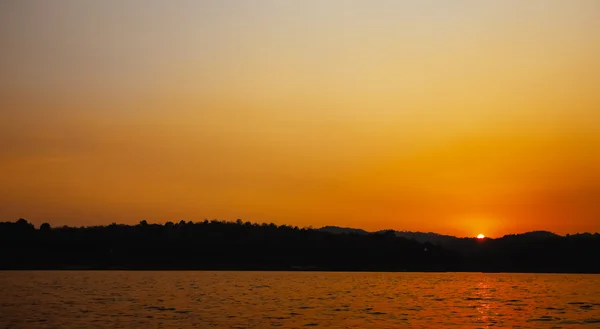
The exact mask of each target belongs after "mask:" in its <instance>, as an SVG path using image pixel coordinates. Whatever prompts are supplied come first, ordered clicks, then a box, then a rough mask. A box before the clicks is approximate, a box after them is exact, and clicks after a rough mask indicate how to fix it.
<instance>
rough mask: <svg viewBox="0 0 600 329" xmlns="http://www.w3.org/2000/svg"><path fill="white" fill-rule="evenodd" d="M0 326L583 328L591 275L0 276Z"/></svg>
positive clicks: (595, 286)
mask: <svg viewBox="0 0 600 329" xmlns="http://www.w3.org/2000/svg"><path fill="white" fill-rule="evenodd" d="M0 289H2V295H0V306H1V307H0V328H16V329H18V328H99V329H103V328H107V329H108V328H110V329H118V328H147V329H150V328H171V327H173V328H182V329H188V328H238V329H243V328H248V329H250V328H252V329H255V328H271V327H280V328H306V327H319V328H340V329H341V328H460V329H463V328H467V329H475V328H514V327H520V328H554V327H561V328H571V327H573V325H576V327H582V328H598V326H600V275H540V274H480V273H470V274H465V273H460V274H457V273H323V272H193V271H187V272H117V271H111V272H83V271H81V272H68V271H62V272H0Z"/></svg>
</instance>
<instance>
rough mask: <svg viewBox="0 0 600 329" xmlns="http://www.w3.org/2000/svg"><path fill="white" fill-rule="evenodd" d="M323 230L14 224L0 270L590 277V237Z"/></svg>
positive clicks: (4, 239)
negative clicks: (475, 236) (472, 273)
mask: <svg viewBox="0 0 600 329" xmlns="http://www.w3.org/2000/svg"><path fill="white" fill-rule="evenodd" d="M327 230H329V231H327ZM333 231H335V232H336V233H332V230H331V229H325V228H323V229H318V230H316V229H310V228H299V227H292V226H287V225H280V226H277V225H275V224H273V223H271V224H266V223H263V224H257V223H250V222H243V221H241V220H238V221H236V222H225V221H217V220H212V221H203V222H198V223H192V222H185V221H181V222H179V223H173V222H167V223H165V224H164V225H161V224H149V223H147V222H146V221H141V222H140V223H139V224H137V225H122V224H111V225H108V226H93V227H80V228H75V227H59V228H52V227H51V225H50V224H48V223H44V224H42V225H41V226H40V227H39V228H37V229H36V228H35V227H34V226H33V225H32V224H31V223H29V222H27V221H26V220H24V219H19V220H18V221H16V222H4V223H0V268H1V269H207V270H208V269H212V270H329V271H493V272H564V273H568V272H574V273H575V272H576V273H600V262H597V254H598V252H600V235H599V234H597V233H596V234H589V233H585V234H576V235H570V236H565V237H563V236H558V235H555V234H551V233H549V232H530V233H526V234H519V235H507V236H504V237H502V238H499V239H483V240H477V239H473V238H454V237H451V238H453V239H455V240H453V243H452V244H444V243H442V242H443V241H442V240H443V239H449V238H448V236H439V237H443V238H441V239H440V240H439V241H438V242H439V243H437V242H436V243H432V242H430V241H424V240H423V237H427V236H434V235H433V233H424V234H418V233H411V232H396V231H392V230H387V231H380V232H374V233H368V232H365V231H362V230H352V231H347V232H344V231H343V230H333ZM399 233H400V234H399ZM409 233H410V234H409ZM406 236H410V237H411V239H409V238H407V237H406ZM434 237H435V236H434ZM448 241H450V240H448Z"/></svg>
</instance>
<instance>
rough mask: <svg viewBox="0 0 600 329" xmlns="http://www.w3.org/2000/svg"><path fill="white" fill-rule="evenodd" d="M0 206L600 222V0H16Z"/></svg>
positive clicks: (495, 222)
mask: <svg viewBox="0 0 600 329" xmlns="http://www.w3.org/2000/svg"><path fill="white" fill-rule="evenodd" d="M0 31H1V32H0V42H1V44H2V49H3V51H2V54H1V55H0V58H1V59H2V60H1V61H0V70H1V71H0V73H2V74H0V93H2V94H1V95H0V96H1V97H0V109H1V112H0V186H2V188H1V189H0V220H2V221H4V220H14V219H16V218H19V217H23V218H26V219H28V220H31V221H33V222H34V223H37V224H39V223H41V222H43V221H49V222H51V223H52V224H54V225H63V224H68V225H92V224H107V223H111V222H126V223H136V222H138V221H140V220H142V219H145V220H148V221H154V222H165V221H169V220H180V219H184V220H193V221H197V220H204V219H205V218H208V219H212V218H219V219H226V220H235V219H236V218H242V219H244V220H250V221H259V222H262V221H266V222H271V221H272V222H275V223H278V224H292V225H299V226H308V225H312V226H315V227H318V226H324V225H338V226H350V227H360V228H364V229H367V230H377V229H387V228H393V229H399V230H413V231H435V232H439V233H445V234H453V235H460V236H475V235H476V234H478V232H479V231H480V230H482V231H485V232H486V233H488V234H489V235H491V236H501V235H503V234H506V233H516V232H523V231H528V230H538V229H543V230H550V231H554V232H557V233H562V234H564V233H575V232H582V231H600V152H598V150H600V110H599V109H600V94H598V88H597V87H598V86H599V85H600V62H599V61H598V60H597V59H598V58H600V33H598V31H600V4H599V3H598V1H596V0H578V1H561V0H544V1H542V0H531V1H517V0H505V1H485V2H482V1H474V0H458V1H452V2H439V1H387V0H379V1H377V0H376V1H341V0H340V1H316V0H307V1H295V2H288V1H276V0H264V1H259V2H247V1H241V0H240V1H232V0H224V1H188V0H180V1H174V2H163V1H158V0H148V1H141V0H132V1H126V2H122V1H115V0H108V1H97V2H81V1H74V0H73V1H70V0H58V1H51V2H50V1H41V0H37V1H28V2H26V3H25V2H21V1H4V2H2V3H1V4H0Z"/></svg>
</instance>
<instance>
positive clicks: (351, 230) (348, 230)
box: [318, 226, 371, 235]
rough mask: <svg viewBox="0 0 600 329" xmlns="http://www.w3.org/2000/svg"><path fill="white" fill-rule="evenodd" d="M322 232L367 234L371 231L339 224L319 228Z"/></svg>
mask: <svg viewBox="0 0 600 329" xmlns="http://www.w3.org/2000/svg"><path fill="white" fill-rule="evenodd" d="M318 231H321V232H327V233H333V234H360V235H367V234H370V233H371V232H367V231H365V230H362V229H359V228H349V227H339V226H324V227H321V228H320V229H318Z"/></svg>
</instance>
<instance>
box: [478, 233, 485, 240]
mask: <svg viewBox="0 0 600 329" xmlns="http://www.w3.org/2000/svg"><path fill="white" fill-rule="evenodd" d="M477 239H479V240H483V239H485V235H483V234H481V233H479V235H478V236H477Z"/></svg>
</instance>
